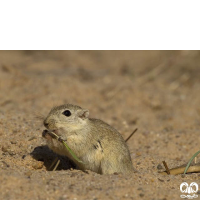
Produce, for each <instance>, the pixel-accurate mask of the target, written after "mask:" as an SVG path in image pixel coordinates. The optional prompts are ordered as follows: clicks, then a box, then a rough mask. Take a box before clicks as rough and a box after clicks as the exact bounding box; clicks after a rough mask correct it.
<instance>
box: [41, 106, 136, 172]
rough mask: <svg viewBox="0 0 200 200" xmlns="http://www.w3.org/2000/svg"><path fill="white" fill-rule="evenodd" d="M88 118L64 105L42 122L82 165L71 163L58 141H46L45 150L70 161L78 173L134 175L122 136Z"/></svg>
mask: <svg viewBox="0 0 200 200" xmlns="http://www.w3.org/2000/svg"><path fill="white" fill-rule="evenodd" d="M65 110H69V111H70V112H71V116H65V115H64V114H63V112H64V111H65ZM88 115H89V111H88V110H85V109H82V108H81V107H79V106H75V105H72V104H65V105H62V106H58V107H55V108H53V109H52V110H51V111H50V113H49V115H48V116H47V118H46V119H45V120H44V125H45V127H46V128H47V129H48V130H49V131H56V133H57V134H58V135H59V136H60V137H61V138H62V139H63V140H65V141H66V143H67V145H68V146H69V147H70V148H71V149H72V151H73V152H74V153H75V154H76V156H77V157H78V158H79V159H80V160H82V161H83V163H84V164H83V163H79V162H77V161H76V160H74V158H73V157H72V156H71V154H70V153H69V152H68V150H67V149H66V148H65V146H64V145H63V144H62V143H60V142H59V141H57V140H55V139H52V140H47V144H48V146H49V147H50V148H51V149H52V150H53V151H55V152H56V153H58V154H61V155H65V156H67V157H69V158H70V159H71V160H73V161H74V163H75V164H76V165H77V166H78V167H79V169H81V170H92V171H94V172H97V173H99V174H112V173H115V172H121V173H124V174H127V173H131V172H133V170H134V169H133V166H132V162H131V157H130V153H129V150H128V147H127V145H126V143H125V141H124V139H123V138H122V136H121V134H120V133H119V132H118V131H117V130H115V129H114V128H113V127H111V126H110V125H108V124H106V123H105V122H103V121H101V120H98V119H90V118H88Z"/></svg>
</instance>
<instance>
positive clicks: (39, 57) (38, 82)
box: [0, 51, 200, 200]
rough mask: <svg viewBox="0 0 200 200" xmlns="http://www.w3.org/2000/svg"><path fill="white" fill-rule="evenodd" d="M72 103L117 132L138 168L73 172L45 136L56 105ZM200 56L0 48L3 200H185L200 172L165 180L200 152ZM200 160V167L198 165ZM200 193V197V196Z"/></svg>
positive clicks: (189, 53)
mask: <svg viewBox="0 0 200 200" xmlns="http://www.w3.org/2000/svg"><path fill="white" fill-rule="evenodd" d="M64 103H73V104H77V105H80V106H81V107H83V108H87V109H89V111H90V116H91V117H93V118H99V119H102V120H104V121H105V122H107V123H108V124H110V125H112V126H113V127H115V128H116V129H117V130H118V131H119V132H120V133H121V134H122V136H123V137H124V138H127V137H128V136H129V134H130V133H131V132H132V131H133V130H134V129H135V128H138V131H137V132H136V133H135V134H134V135H133V137H132V138H131V139H130V140H129V141H128V146H129V149H130V152H131V157H132V162H133V165H134V167H135V168H136V169H137V172H136V173H133V174H132V175H131V176H130V175H128V176H127V175H122V174H113V175H99V174H96V173H94V172H90V171H88V172H82V171H79V170H76V169H73V165H72V164H71V162H70V161H69V160H68V159H67V158H65V157H61V156H59V159H60V164H59V166H58V168H57V170H56V171H50V170H49V167H50V165H51V163H52V161H53V160H54V159H55V158H56V157H57V155H56V154H55V153H53V152H52V151H50V150H49V149H48V147H47V146H46V145H45V140H44V138H42V131H43V130H44V127H43V124H42V120H43V119H44V117H45V116H46V115H47V114H48V112H49V111H50V109H51V108H52V107H53V106H55V105H61V104H64ZM199 134H200V52H198V51H1V52H0V137H1V140H0V174H1V175H0V183H1V184H0V199H5V200H7V199H8V200H10V199H35V200H37V199H44V200H45V199H58V200H65V199H72V200H78V199H87V200H90V199H91V200H98V199H114V200H117V199H150V200H153V199H154V200H166V199H181V198H180V195H181V194H182V193H181V192H180V188H179V187H180V184H181V183H182V182H187V183H188V184H190V183H191V182H196V183H197V184H199V187H200V174H199V173H192V174H187V175H186V176H185V177H182V176H181V175H176V176H174V175H166V176H165V175H161V174H159V171H164V170H165V169H164V166H163V164H162V161H163V160H165V161H166V162H167V164H168V166H169V168H173V167H176V166H181V165H184V164H186V163H187V162H188V160H189V159H190V157H191V156H192V155H193V154H194V153H195V152H197V151H198V150H199V145H198V144H199V143H200V139H199ZM199 162H200V161H199V158H197V163H199ZM199 196H200V192H199Z"/></svg>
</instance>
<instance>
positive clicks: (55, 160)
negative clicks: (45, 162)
mask: <svg viewBox="0 0 200 200" xmlns="http://www.w3.org/2000/svg"><path fill="white" fill-rule="evenodd" d="M57 161H58V157H56V158H55V159H54V160H53V162H52V163H51V166H50V167H49V171H51V169H52V167H53V166H54V165H55V163H56V162H57Z"/></svg>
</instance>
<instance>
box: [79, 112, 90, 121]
mask: <svg viewBox="0 0 200 200" xmlns="http://www.w3.org/2000/svg"><path fill="white" fill-rule="evenodd" d="M78 116H79V117H80V118H81V119H86V118H88V116H89V110H80V111H79V112H78Z"/></svg>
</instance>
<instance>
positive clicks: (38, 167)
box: [32, 161, 44, 169]
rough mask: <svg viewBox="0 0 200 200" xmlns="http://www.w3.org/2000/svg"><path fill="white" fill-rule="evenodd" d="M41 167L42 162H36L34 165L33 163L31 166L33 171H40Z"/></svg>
mask: <svg viewBox="0 0 200 200" xmlns="http://www.w3.org/2000/svg"><path fill="white" fill-rule="evenodd" d="M43 165H44V162H41V161H37V162H36V163H33V164H32V167H33V168H34V169H42V167H43Z"/></svg>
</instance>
